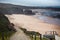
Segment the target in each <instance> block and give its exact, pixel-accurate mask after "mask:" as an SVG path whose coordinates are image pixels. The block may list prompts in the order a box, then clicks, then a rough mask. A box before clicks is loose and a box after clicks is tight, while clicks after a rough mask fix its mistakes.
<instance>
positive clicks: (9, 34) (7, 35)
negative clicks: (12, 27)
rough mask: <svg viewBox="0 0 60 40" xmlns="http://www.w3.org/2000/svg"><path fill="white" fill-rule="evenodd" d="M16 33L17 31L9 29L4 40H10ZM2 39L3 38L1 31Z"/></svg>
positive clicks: (0, 38)
mask: <svg viewBox="0 0 60 40" xmlns="http://www.w3.org/2000/svg"><path fill="white" fill-rule="evenodd" d="M14 33H15V31H9V32H7V33H4V40H9V38H10V37H11V36H12V35H13V34H14ZM0 40H2V37H1V33H0Z"/></svg>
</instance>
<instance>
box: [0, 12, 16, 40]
mask: <svg viewBox="0 0 60 40" xmlns="http://www.w3.org/2000/svg"><path fill="white" fill-rule="evenodd" d="M10 27H11V26H10V22H9V20H8V18H7V17H6V16H4V15H3V14H2V13H1V12H0V40H7V39H8V38H9V37H10V36H11V35H12V34H13V33H14V32H15V31H16V30H14V31H13V29H14V28H13V26H12V28H13V29H11V28H10Z"/></svg>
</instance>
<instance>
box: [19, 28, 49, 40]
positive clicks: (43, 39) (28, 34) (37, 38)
mask: <svg viewBox="0 0 60 40" xmlns="http://www.w3.org/2000/svg"><path fill="white" fill-rule="evenodd" d="M20 29H21V30H22V31H23V32H24V33H25V34H26V35H27V36H29V37H30V38H31V40H35V37H34V36H33V38H32V34H30V33H28V32H32V31H27V30H26V29H25V28H20ZM26 32H27V33H26ZM36 40H40V37H39V35H38V36H36ZM42 40H48V39H47V38H42Z"/></svg>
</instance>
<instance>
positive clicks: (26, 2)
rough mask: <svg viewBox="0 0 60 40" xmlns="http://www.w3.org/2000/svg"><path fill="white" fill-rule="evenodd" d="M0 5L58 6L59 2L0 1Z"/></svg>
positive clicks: (31, 0)
mask: <svg viewBox="0 0 60 40" xmlns="http://www.w3.org/2000/svg"><path fill="white" fill-rule="evenodd" d="M0 3H10V4H15V5H24V6H60V0H0Z"/></svg>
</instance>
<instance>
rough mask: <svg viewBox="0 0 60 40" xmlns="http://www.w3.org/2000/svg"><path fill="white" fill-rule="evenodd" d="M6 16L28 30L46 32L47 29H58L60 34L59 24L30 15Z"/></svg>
mask: <svg viewBox="0 0 60 40" xmlns="http://www.w3.org/2000/svg"><path fill="white" fill-rule="evenodd" d="M6 16H7V17H8V19H9V20H10V22H11V23H14V24H16V25H17V26H18V27H22V28H26V29H27V30H28V31H36V32H39V33H41V34H45V32H46V31H56V32H57V33H58V34H59V35H60V26H59V25H55V24H49V23H45V22H44V21H43V20H39V19H37V18H35V17H33V16H28V15H21V14H12V15H6ZM50 19H51V18H50Z"/></svg>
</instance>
